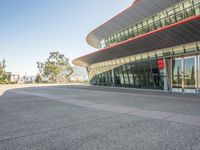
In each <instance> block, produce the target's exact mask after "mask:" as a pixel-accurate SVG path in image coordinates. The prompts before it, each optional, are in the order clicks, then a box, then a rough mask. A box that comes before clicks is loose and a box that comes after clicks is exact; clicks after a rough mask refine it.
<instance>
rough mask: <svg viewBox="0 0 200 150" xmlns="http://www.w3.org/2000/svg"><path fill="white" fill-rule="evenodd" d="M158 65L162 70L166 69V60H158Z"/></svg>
mask: <svg viewBox="0 0 200 150" xmlns="http://www.w3.org/2000/svg"><path fill="white" fill-rule="evenodd" d="M157 65H158V68H159V69H160V70H162V69H164V68H165V62H164V60H163V59H159V60H157Z"/></svg>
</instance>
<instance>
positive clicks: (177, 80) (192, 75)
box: [172, 56, 197, 93]
mask: <svg viewBox="0 0 200 150" xmlns="http://www.w3.org/2000/svg"><path fill="white" fill-rule="evenodd" d="M196 70H197V65H196V56H192V57H183V58H176V59H173V60H172V91H173V92H186V93H196V92H197V90H196V89H197V78H196V72H197V71H196Z"/></svg>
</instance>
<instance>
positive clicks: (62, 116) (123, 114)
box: [0, 85, 200, 150]
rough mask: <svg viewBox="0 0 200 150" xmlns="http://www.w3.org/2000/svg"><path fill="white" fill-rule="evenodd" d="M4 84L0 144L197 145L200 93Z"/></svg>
mask: <svg viewBox="0 0 200 150" xmlns="http://www.w3.org/2000/svg"><path fill="white" fill-rule="evenodd" d="M2 89H3V88H2V87H1V88H0V92H1V94H2V95H1V96H0V149H2V150H30V149H31V150H41V149H44V150H48V149H50V150H200V96H199V95H195V94H181V93H166V92H159V91H150V90H135V89H121V88H108V87H92V86H78V85H63V86H59V85H56V86H53V85H52V86H42V87H41V86H37V87H32V86H24V87H21V88H20V87H17V88H16V87H15V88H12V87H9V88H6V90H4V91H3V90H2Z"/></svg>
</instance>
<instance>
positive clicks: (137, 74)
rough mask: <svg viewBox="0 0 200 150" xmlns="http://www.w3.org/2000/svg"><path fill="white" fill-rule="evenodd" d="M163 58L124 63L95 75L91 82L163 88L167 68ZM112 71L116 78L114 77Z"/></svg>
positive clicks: (107, 84) (104, 84) (103, 84)
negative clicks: (164, 72)
mask: <svg viewBox="0 0 200 150" xmlns="http://www.w3.org/2000/svg"><path fill="white" fill-rule="evenodd" d="M163 61H164V60H163V59H158V60H146V61H140V62H131V63H128V64H124V65H122V66H119V67H117V68H114V69H113V70H111V71H107V72H104V73H101V74H98V75H96V76H94V77H93V78H92V80H91V84H93V85H99V86H112V85H114V86H119V87H134V88H147V89H163V88H164V76H162V74H163V69H165V66H164V63H163ZM112 72H113V76H114V79H112Z"/></svg>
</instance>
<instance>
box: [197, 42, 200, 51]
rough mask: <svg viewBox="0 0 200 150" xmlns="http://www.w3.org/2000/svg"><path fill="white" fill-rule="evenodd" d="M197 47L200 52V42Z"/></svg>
mask: <svg viewBox="0 0 200 150" xmlns="http://www.w3.org/2000/svg"><path fill="white" fill-rule="evenodd" d="M197 45H198V50H199V51H200V42H199V43H197Z"/></svg>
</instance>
